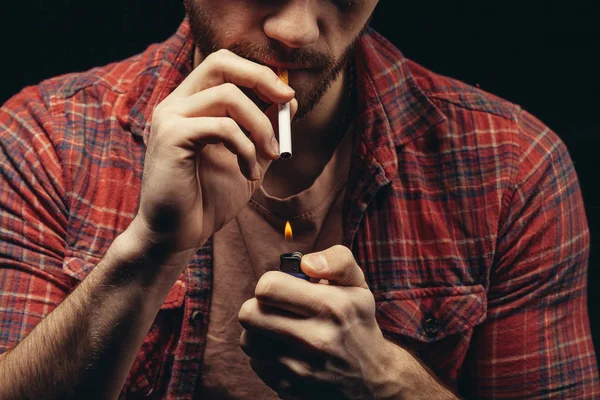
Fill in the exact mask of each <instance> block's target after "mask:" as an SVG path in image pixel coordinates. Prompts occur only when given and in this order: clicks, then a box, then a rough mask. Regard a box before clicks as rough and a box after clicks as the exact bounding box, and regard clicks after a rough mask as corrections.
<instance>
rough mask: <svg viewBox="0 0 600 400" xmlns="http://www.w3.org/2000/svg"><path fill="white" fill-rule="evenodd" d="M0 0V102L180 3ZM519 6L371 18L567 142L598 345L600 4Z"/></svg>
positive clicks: (158, 36)
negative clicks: (586, 239)
mask: <svg viewBox="0 0 600 400" xmlns="http://www.w3.org/2000/svg"><path fill="white" fill-rule="evenodd" d="M323 1H328V0H323ZM3 3H4V4H2V5H0V21H1V22H2V23H1V24H0V25H1V26H0V34H1V35H2V36H1V37H2V50H1V53H0V54H2V58H1V60H0V68H1V69H2V71H3V73H2V81H1V83H0V103H4V101H5V100H7V99H8V98H9V97H10V96H12V95H13V94H15V93H16V92H17V91H19V90H20V89H21V88H22V87H23V86H25V85H31V84H36V83H38V82H39V81H40V80H42V79H44V78H48V77H51V76H55V75H58V74H62V73H66V72H73V71H83V70H86V69H88V68H91V67H93V66H97V65H103V64H106V63H109V62H112V61H117V60H120V59H123V58H126V57H128V56H130V55H133V54H136V53H138V52H141V51H142V50H143V49H144V48H145V47H146V46H147V45H149V44H150V43H153V42H159V41H163V40H165V39H166V38H168V37H169V36H170V35H171V34H173V33H174V32H175V30H176V29H177V26H178V25H179V23H180V22H181V20H182V18H183V15H184V12H183V6H182V3H183V2H182V0H145V1H142V0H119V1H117V0H105V1H100V2H85V1H81V0H55V1H47V0H46V1H42V0H31V1H24V2H14V1H13V2H3ZM415 3H417V4H415ZM523 3H524V4H525V5H523V4H519V3H517V2H510V1H482V0H471V1H461V2H459V1H450V0H444V1H435V2H434V1H431V2H427V1H421V2H418V1H417V2H414V1H412V2H408V1H402V0H381V1H380V4H379V6H378V9H377V11H376V14H375V16H374V18H373V23H372V25H373V26H374V27H375V28H376V29H377V30H378V31H380V32H381V33H383V34H384V36H386V37H387V38H388V39H390V40H391V41H392V42H393V43H394V44H396V45H397V46H398V47H399V48H400V49H401V50H402V51H403V52H404V54H405V55H406V56H407V57H409V58H412V59H413V60H415V61H417V62H418V63H420V64H422V65H424V66H425V67H427V68H429V69H431V70H433V71H435V72H438V73H441V74H444V75H448V76H451V77H454V78H457V79H460V80H463V81H465V82H467V83H470V84H472V85H479V86H480V87H481V88H482V89H484V90H487V91H489V92H491V93H494V94H496V95H498V96H500V97H503V98H505V99H508V100H510V101H512V102H514V103H517V104H520V105H521V106H522V107H523V108H524V109H526V110H528V111H530V112H531V113H533V114H534V115H536V116H537V117H538V118H540V119H541V120H542V121H543V122H545V123H546V124H547V125H548V126H549V127H550V128H551V129H553V130H554V131H555V132H557V133H558V134H559V136H560V137H561V138H562V139H563V141H564V142H565V143H566V145H567V147H568V148H569V151H570V153H571V156H572V158H573V160H574V163H575V168H576V170H577V173H578V175H579V179H580V183H581V187H582V191H583V196H584V200H585V205H586V209H587V215H588V221H589V224H590V229H591V234H592V252H591V259H590V270H589V277H590V278H589V294H590V296H589V303H590V317H591V322H592V329H593V333H594V338H595V345H596V349H597V352H598V350H600V301H599V296H598V295H597V293H598V291H599V290H600V273H599V272H598V268H597V265H598V264H599V263H600V254H599V251H598V248H599V247H600V193H599V191H598V189H597V184H598V182H599V180H598V179H597V176H596V174H597V173H596V171H597V169H596V163H595V162H596V161H598V160H595V155H596V146H598V145H599V144H600V120H599V118H598V116H599V115H600V110H599V109H600V101H599V100H598V97H599V96H600V79H599V77H598V74H600V24H599V23H598V19H599V17H600V12H599V11H600V7H599V5H598V3H600V2H599V1H593V0H587V1H567V0H563V1H548V0H547V1H541V0H529V1H523Z"/></svg>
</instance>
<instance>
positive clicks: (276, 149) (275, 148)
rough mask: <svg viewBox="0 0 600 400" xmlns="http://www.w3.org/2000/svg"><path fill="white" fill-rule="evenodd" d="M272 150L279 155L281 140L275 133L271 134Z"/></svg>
mask: <svg viewBox="0 0 600 400" xmlns="http://www.w3.org/2000/svg"><path fill="white" fill-rule="evenodd" d="M271 150H272V151H273V154H275V155H279V142H278V141H277V138H276V137H275V135H273V136H271Z"/></svg>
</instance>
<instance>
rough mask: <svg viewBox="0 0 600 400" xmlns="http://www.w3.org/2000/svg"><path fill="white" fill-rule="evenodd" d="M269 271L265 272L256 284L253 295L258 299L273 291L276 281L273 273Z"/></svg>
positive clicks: (267, 295)
mask: <svg viewBox="0 0 600 400" xmlns="http://www.w3.org/2000/svg"><path fill="white" fill-rule="evenodd" d="M270 272H271V271H270ZM270 272H267V273H265V274H264V275H263V276H262V277H261V278H260V280H259V281H258V283H257V284H256V288H255V289H254V296H255V297H256V298H257V299H258V300H261V299H265V298H267V297H269V295H270V294H271V293H272V292H273V287H274V286H275V285H276V282H275V276H274V274H273V273H270Z"/></svg>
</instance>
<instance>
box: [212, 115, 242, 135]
mask: <svg viewBox="0 0 600 400" xmlns="http://www.w3.org/2000/svg"><path fill="white" fill-rule="evenodd" d="M217 124H218V126H217V129H218V130H219V132H221V133H223V134H225V135H227V136H232V135H233V134H235V133H236V132H237V131H238V130H239V127H238V125H237V124H236V122H235V121H234V120H233V119H231V118H219V120H218V122H217Z"/></svg>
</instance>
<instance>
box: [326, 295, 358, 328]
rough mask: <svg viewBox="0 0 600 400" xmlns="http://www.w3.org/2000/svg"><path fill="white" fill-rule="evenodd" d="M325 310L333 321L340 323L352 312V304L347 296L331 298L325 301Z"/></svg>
mask: <svg viewBox="0 0 600 400" xmlns="http://www.w3.org/2000/svg"><path fill="white" fill-rule="evenodd" d="M327 311H328V312H329V314H330V315H331V317H333V321H334V322H336V323H340V322H341V321H343V320H344V319H346V318H347V317H348V316H349V315H351V314H352V313H353V312H354V306H353V304H352V302H351V301H349V299H347V298H340V299H331V300H330V301H328V302H327Z"/></svg>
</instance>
